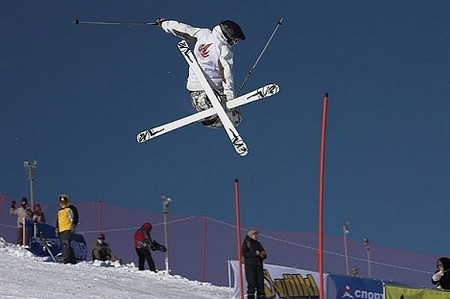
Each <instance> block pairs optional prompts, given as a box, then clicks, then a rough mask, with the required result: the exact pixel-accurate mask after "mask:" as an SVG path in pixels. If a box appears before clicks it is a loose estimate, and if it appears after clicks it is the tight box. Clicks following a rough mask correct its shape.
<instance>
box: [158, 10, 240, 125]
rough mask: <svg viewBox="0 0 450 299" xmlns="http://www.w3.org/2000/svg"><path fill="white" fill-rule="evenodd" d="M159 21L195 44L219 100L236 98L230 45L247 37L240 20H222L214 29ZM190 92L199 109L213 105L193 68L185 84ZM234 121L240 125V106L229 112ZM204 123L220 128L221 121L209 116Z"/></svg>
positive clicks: (196, 53)
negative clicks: (237, 21)
mask: <svg viewBox="0 0 450 299" xmlns="http://www.w3.org/2000/svg"><path fill="white" fill-rule="evenodd" d="M156 23H157V24H158V25H159V26H161V28H162V29H163V30H164V31H165V32H167V33H171V34H173V35H175V36H178V37H180V38H183V39H186V40H187V41H190V42H192V43H195V46H194V50H193V53H194V55H195V58H196V59H197V61H198V63H199V65H200V68H201V69H202V70H203V71H204V73H205V75H206V76H207V78H209V81H210V82H211V83H212V86H211V87H212V88H213V89H214V90H215V91H217V93H218V94H219V101H222V102H225V101H230V100H232V99H234V97H235V91H234V78H233V52H232V50H231V47H232V46H234V45H235V44H237V42H238V41H239V40H245V35H244V32H243V31H242V29H241V27H240V26H239V24H238V23H236V22H234V21H232V20H224V21H221V22H220V24H218V25H216V26H214V28H213V29H212V30H210V29H208V28H196V27H192V26H190V25H187V24H183V23H180V22H178V21H175V20H167V19H166V18H163V17H161V18H158V19H157V20H156ZM186 87H187V89H188V90H189V92H190V94H191V102H192V105H193V106H194V108H195V109H196V110H197V111H201V110H206V109H208V108H211V107H212V104H211V102H210V101H209V99H208V96H207V95H206V93H205V91H204V90H203V87H202V86H201V84H200V81H199V80H198V79H197V77H196V76H195V74H194V72H193V71H192V70H189V77H188V80H187V84H186ZM227 114H228V116H229V118H230V119H231V122H232V123H233V124H234V125H235V126H237V125H239V123H240V122H241V114H240V112H239V110H238V109H236V108H235V109H232V110H230V111H227ZM202 124H203V125H205V126H207V127H211V128H220V127H222V123H221V122H220V119H219V117H218V116H217V115H215V116H211V117H208V118H207V119H204V120H203V121H202Z"/></svg>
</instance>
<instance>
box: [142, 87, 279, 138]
mask: <svg viewBox="0 0 450 299" xmlns="http://www.w3.org/2000/svg"><path fill="white" fill-rule="evenodd" d="M279 91H280V88H279V86H278V85H277V84H267V85H265V86H263V87H260V88H258V89H255V90H253V91H251V92H249V93H246V94H244V95H242V96H239V97H237V98H235V99H233V100H231V101H228V102H226V106H227V109H233V108H236V107H239V106H243V105H246V104H249V103H252V102H255V101H259V100H262V99H265V98H268V97H270V96H273V95H274V94H277V93H278V92H279ZM214 114H216V112H215V110H214V108H209V109H207V110H203V111H200V112H197V113H194V114H191V115H189V116H186V117H183V118H180V119H177V120H175V121H172V122H169V123H167V124H164V125H160V126H157V127H154V128H151V129H148V130H144V131H141V132H139V133H138V134H137V135H136V140H137V142H138V143H143V142H145V141H147V140H150V139H153V138H155V137H158V136H161V135H163V134H165V133H169V132H171V131H173V130H176V129H179V128H182V127H184V126H187V125H190V124H192V123H195V122H198V121H200V120H202V119H204V118H206V117H210V116H213V115H214Z"/></svg>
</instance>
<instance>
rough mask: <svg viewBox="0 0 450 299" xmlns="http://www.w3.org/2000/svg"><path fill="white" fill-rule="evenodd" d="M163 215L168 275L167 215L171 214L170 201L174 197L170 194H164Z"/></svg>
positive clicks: (168, 270) (167, 270) (167, 272)
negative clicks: (169, 195)
mask: <svg viewBox="0 0 450 299" xmlns="http://www.w3.org/2000/svg"><path fill="white" fill-rule="evenodd" d="M162 198H163V217H164V246H166V256H165V259H164V261H165V264H166V275H168V274H169V272H170V268H169V240H168V234H167V216H168V214H169V203H170V202H171V201H172V199H171V198H170V197H168V196H165V195H163V196H162Z"/></svg>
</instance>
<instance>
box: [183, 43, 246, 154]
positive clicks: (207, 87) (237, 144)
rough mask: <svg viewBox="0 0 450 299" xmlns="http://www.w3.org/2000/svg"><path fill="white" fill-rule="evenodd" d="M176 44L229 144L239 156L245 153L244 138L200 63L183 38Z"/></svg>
mask: <svg viewBox="0 0 450 299" xmlns="http://www.w3.org/2000/svg"><path fill="white" fill-rule="evenodd" d="M177 46H178V49H179V50H180V52H181V54H182V55H183V57H184V59H185V60H186V62H187V63H188V64H189V66H190V67H191V69H192V70H193V71H194V73H195V76H196V77H197V79H198V80H199V81H200V84H201V86H202V87H203V90H204V91H205V92H206V95H207V96H208V99H209V101H210V102H211V104H212V106H213V108H214V110H215V112H216V113H217V116H218V117H219V119H220V121H221V122H222V126H223V128H224V130H225V132H226V133H227V135H228V138H230V141H231V144H232V145H233V147H234V149H235V150H236V152H237V153H238V154H239V155H241V156H245V155H247V154H248V148H247V145H246V144H245V141H244V139H242V137H241V135H240V134H239V132H238V131H237V130H236V128H235V127H234V125H233V123H232V122H231V120H230V119H229V118H228V115H227V113H226V111H225V109H224V108H223V106H222V104H221V103H220V101H219V98H218V97H217V94H216V93H215V92H214V90H213V89H212V87H211V84H210V83H209V82H208V79H207V78H206V76H205V74H204V73H203V70H202V69H201V68H200V65H199V64H198V62H197V60H196V59H195V57H194V54H193V53H192V51H191V49H190V48H189V46H188V44H187V42H186V41H185V40H182V41H180V42H179V43H178V44H177Z"/></svg>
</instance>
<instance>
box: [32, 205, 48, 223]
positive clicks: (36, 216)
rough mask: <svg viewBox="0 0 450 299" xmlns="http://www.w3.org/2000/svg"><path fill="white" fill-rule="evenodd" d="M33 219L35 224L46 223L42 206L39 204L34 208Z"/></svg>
mask: <svg viewBox="0 0 450 299" xmlns="http://www.w3.org/2000/svg"><path fill="white" fill-rule="evenodd" d="M32 219H33V222H35V223H36V222H37V223H45V214H44V212H42V209H41V205H40V204H38V203H37V204H35V205H34V206H33V217H32Z"/></svg>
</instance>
